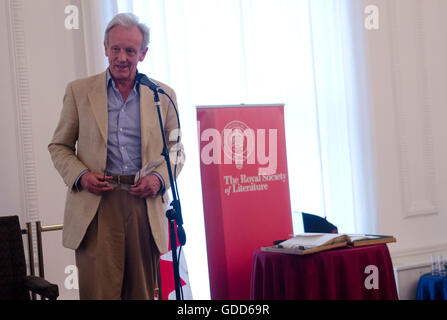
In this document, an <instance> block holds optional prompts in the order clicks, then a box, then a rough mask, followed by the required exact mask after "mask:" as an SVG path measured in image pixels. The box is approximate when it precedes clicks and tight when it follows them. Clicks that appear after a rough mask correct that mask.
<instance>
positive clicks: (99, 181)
mask: <svg viewBox="0 0 447 320" xmlns="http://www.w3.org/2000/svg"><path fill="white" fill-rule="evenodd" d="M110 179H112V177H108V176H107V177H104V176H103V175H100V174H97V173H93V172H86V173H85V174H83V175H82V177H81V179H80V180H79V182H80V183H81V186H82V188H83V189H85V190H87V191H88V192H90V193H93V194H96V195H98V196H100V195H102V194H103V193H105V192H108V191H112V190H113V187H109V183H108V182H107V180H110Z"/></svg>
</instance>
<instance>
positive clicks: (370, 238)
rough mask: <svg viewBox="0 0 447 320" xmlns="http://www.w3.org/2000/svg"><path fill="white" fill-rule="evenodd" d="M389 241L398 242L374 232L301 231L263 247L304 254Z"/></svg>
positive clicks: (265, 249)
mask: <svg viewBox="0 0 447 320" xmlns="http://www.w3.org/2000/svg"><path fill="white" fill-rule="evenodd" d="M389 242H396V238H394V237H393V236H382V235H372V234H337V233H301V234H298V235H295V236H294V237H293V238H290V239H288V240H285V241H281V242H279V243H277V244H276V245H274V246H272V247H264V248H261V249H262V250H263V251H273V252H282V253H291V254H299V255H303V254H309V253H315V252H320V251H326V250H331V249H335V248H340V247H346V246H348V245H350V246H353V247H360V246H367V245H372V244H380V243H389Z"/></svg>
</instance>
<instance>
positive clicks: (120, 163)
mask: <svg viewBox="0 0 447 320" xmlns="http://www.w3.org/2000/svg"><path fill="white" fill-rule="evenodd" d="M107 100H108V106H107V109H108V113H109V115H108V118H109V120H108V121H109V126H108V140H107V169H106V170H107V175H112V174H121V175H134V174H136V173H137V172H138V171H139V170H140V169H141V123H140V92H139V90H138V89H137V87H136V84H135V86H134V87H133V89H132V91H131V92H130V94H129V96H128V97H127V99H126V101H125V102H124V101H123V97H122V96H121V93H120V92H119V91H118V89H117V88H116V86H115V81H114V80H113V78H112V76H111V75H110V71H109V69H107Z"/></svg>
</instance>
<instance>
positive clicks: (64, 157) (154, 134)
mask: <svg viewBox="0 0 447 320" xmlns="http://www.w3.org/2000/svg"><path fill="white" fill-rule="evenodd" d="M157 83H158V84H159V85H160V86H161V87H162V89H163V90H165V92H166V93H167V94H169V95H170V96H171V98H172V99H173V100H174V102H175V104H176V105H177V102H176V96H175V92H174V91H173V90H172V89H171V88H169V87H168V86H166V85H165V84H163V83H159V82H157ZM160 102H161V108H160V110H161V114H162V119H163V124H164V130H165V134H166V138H167V139H168V148H169V149H170V150H171V147H173V146H175V145H176V140H175V141H169V137H170V133H171V132H172V130H176V129H177V118H176V115H175V110H174V109H173V107H172V104H171V103H170V101H169V99H168V98H167V97H166V96H165V95H160ZM140 115H141V153H142V155H141V156H142V165H143V166H145V165H146V164H147V163H148V162H150V161H154V160H155V159H157V158H159V157H160V154H161V152H162V149H163V142H162V138H161V131H160V125H159V122H158V115H157V108H156V106H155V104H154V93H153V92H152V91H151V90H150V89H149V88H147V87H145V86H141V87H140ZM107 127H108V111H107V88H106V72H103V73H101V74H98V75H95V76H92V77H89V78H85V79H81V80H76V81H73V82H71V83H69V84H68V86H67V89H66V93H65V96H64V102H63V108H62V112H61V116H60V120H59V123H58V125H57V127H56V130H55V132H54V136H53V139H52V140H51V142H50V144H49V146H48V150H49V152H50V155H51V158H52V160H53V163H54V166H55V168H56V169H57V171H58V172H59V174H60V175H61V176H62V178H63V180H64V182H65V184H66V185H67V187H68V190H67V197H66V202H65V212H64V229H63V245H64V246H65V247H67V248H71V249H77V248H78V247H79V245H80V244H81V241H82V239H83V238H84V235H85V233H86V231H87V228H88V226H89V225H90V222H91V221H92V220H93V218H94V216H95V214H96V212H97V210H98V207H99V203H100V200H101V196H97V195H94V194H92V193H90V192H88V191H87V190H82V191H80V192H78V191H77V190H76V188H75V187H74V183H75V181H76V179H77V178H78V176H79V175H80V174H81V172H82V171H84V170H90V171H91V172H94V173H99V174H104V171H105V170H106V164H107V139H108V133H107ZM175 147H177V146H175ZM179 147H180V151H178V154H179V159H181V158H182V156H183V147H182V146H181V144H179ZM172 155H173V154H172V153H171V157H172ZM174 155H175V153H174ZM174 158H175V157H174ZM173 161H174V160H172V159H171V162H173ZM182 166H183V163H182V162H180V163H178V165H177V170H176V171H177V174H178V173H179V172H180V170H181V169H182ZM171 168H172V170H173V172H174V166H173V165H172V164H171ZM155 171H157V172H158V173H159V174H160V175H161V176H162V178H163V179H164V183H165V186H166V188H165V190H167V189H168V188H169V187H170V183H169V176H168V170H167V166H166V163H165V162H164V161H163V162H162V164H161V165H159V166H158V167H157V168H156V169H155ZM167 201H168V199H167V197H166V195H165V194H163V195H158V196H156V197H151V198H147V199H146V204H147V214H148V218H149V223H150V227H151V230H152V234H153V237H154V239H155V243H156V244H157V246H158V249H159V251H160V253H165V252H167V251H168V245H169V241H168V239H169V234H168V222H167V218H166V215H165V208H166V205H167V204H168V203H167Z"/></svg>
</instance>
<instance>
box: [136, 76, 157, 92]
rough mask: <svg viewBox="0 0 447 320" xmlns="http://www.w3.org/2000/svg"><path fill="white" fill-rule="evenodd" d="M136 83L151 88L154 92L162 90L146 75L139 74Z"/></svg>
mask: <svg viewBox="0 0 447 320" xmlns="http://www.w3.org/2000/svg"><path fill="white" fill-rule="evenodd" d="M135 81H136V82H137V83H139V84H140V85H141V84H142V85H144V86H146V87H149V89H151V90H152V91H157V90H158V89H159V88H160V86H159V85H158V84H156V83H155V82H153V81H152V80H151V79H149V78H148V77H147V76H146V75H145V74H144V73H137V74H136V76H135Z"/></svg>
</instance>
